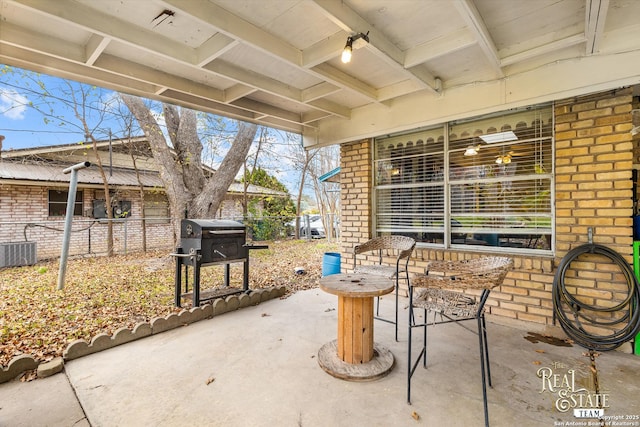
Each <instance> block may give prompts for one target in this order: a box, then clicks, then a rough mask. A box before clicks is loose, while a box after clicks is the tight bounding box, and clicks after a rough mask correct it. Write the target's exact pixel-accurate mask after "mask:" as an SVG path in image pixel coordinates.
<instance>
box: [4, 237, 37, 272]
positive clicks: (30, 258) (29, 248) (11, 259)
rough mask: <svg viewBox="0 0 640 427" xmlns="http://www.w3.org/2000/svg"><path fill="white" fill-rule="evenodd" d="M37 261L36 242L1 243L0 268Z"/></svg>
mask: <svg viewBox="0 0 640 427" xmlns="http://www.w3.org/2000/svg"><path fill="white" fill-rule="evenodd" d="M36 262H38V256H37V253H36V242H14V243H11V242H10V243H0V268H2V267H20V266H23V265H34V264H35V263H36Z"/></svg>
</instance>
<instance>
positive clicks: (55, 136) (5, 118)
mask: <svg viewBox="0 0 640 427" xmlns="http://www.w3.org/2000/svg"><path fill="white" fill-rule="evenodd" d="M2 77H3V81H2V82H1V83H0V135H4V136H5V140H4V141H3V146H2V149H3V150H8V149H16V148H28V147H36V146H43V145H57V144H68V143H74V142H79V141H82V138H83V136H82V132H80V131H77V130H74V129H68V128H61V127H60V126H59V125H57V124H55V123H48V124H47V123H45V118H44V116H43V115H42V114H41V113H39V112H38V111H36V110H34V109H33V108H30V107H29V106H28V104H29V102H37V100H34V99H33V98H31V99H30V97H29V96H28V94H27V93H25V92H24V91H20V90H19V89H18V88H16V87H13V85H12V84H10V83H9V82H7V81H6V80H4V78H5V76H2ZM43 80H44V81H45V82H46V81H48V80H51V79H50V78H48V77H44V78H43ZM60 114H62V115H63V117H64V116H69V114H68V113H63V111H62V109H61V110H60ZM68 118H69V119H72V117H68Z"/></svg>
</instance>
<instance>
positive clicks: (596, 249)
mask: <svg viewBox="0 0 640 427" xmlns="http://www.w3.org/2000/svg"><path fill="white" fill-rule="evenodd" d="M586 253H589V254H599V255H604V256H606V257H608V258H609V259H611V260H612V261H613V262H614V263H615V264H617V265H618V266H619V267H620V269H621V270H622V273H623V274H624V277H625V279H626V282H627V289H628V293H627V295H626V297H625V298H624V299H623V301H621V302H620V303H619V304H616V305H611V306H604V307H598V306H597V305H590V304H587V303H585V302H584V301H580V300H579V299H577V298H576V297H575V296H574V295H572V294H571V293H570V292H569V291H568V290H567V288H566V286H565V275H566V273H567V270H568V269H569V267H570V265H571V263H572V262H573V261H574V260H576V259H577V258H578V257H580V255H583V254H586ZM616 293H617V292H616ZM553 310H554V315H555V317H556V319H558V321H559V323H560V326H561V327H562V329H563V330H564V331H565V332H566V334H567V335H568V336H569V337H570V338H571V339H572V340H573V341H574V342H575V343H576V344H578V345H580V346H582V347H584V348H586V349H588V350H596V351H609V350H614V349H616V348H618V347H619V346H621V345H622V344H624V343H625V342H627V341H630V340H632V339H633V338H634V337H635V336H636V334H637V333H638V331H639V330H640V288H639V286H638V280H637V279H636V276H635V275H634V274H633V270H632V269H631V267H630V266H629V264H628V263H627V262H626V261H625V260H624V258H622V256H620V254H619V253H617V252H615V251H614V250H612V249H609V248H608V247H606V246H603V245H599V244H595V243H588V244H585V245H582V246H579V247H577V248H575V249H572V250H570V251H569V252H568V253H567V254H566V255H565V256H564V258H562V260H561V261H560V265H559V266H558V271H557V272H556V275H555V277H554V280H553ZM602 313H604V315H602ZM606 313H614V314H612V315H609V316H607V315H606ZM586 327H588V328H589V331H587V330H586V329H585V328H586ZM603 330H606V331H607V332H608V331H613V332H612V333H610V334H607V333H606V332H603V334H599V333H597V332H595V331H603Z"/></svg>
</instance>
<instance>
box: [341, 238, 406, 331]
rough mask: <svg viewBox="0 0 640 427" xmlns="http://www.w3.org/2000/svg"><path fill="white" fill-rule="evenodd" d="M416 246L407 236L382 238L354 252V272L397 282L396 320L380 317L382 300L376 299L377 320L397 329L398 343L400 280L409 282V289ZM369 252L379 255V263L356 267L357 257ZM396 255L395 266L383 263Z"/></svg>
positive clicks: (366, 243)
mask: <svg viewBox="0 0 640 427" xmlns="http://www.w3.org/2000/svg"><path fill="white" fill-rule="evenodd" d="M415 246H416V241H415V240H414V239H412V238H411V237H407V236H395V235H391V236H381V237H375V238H373V239H371V240H368V241H367V242H365V243H362V244H361V245H357V246H355V247H354V250H353V271H354V273H360V274H374V275H376V276H382V277H387V278H389V279H394V280H395V287H396V312H395V320H391V319H387V318H383V317H380V298H377V299H376V315H375V318H376V319H378V320H382V321H383V322H387V323H392V324H394V325H395V328H396V341H398V289H399V288H400V280H401V279H402V280H406V281H407V287H409V269H408V266H409V259H410V258H411V253H412V252H413V249H414V248H415ZM367 252H373V253H377V255H378V262H377V264H374V265H364V264H361V265H356V261H357V256H358V255H360V254H366V253H367ZM391 253H394V254H396V253H397V254H396V255H395V257H396V260H395V265H384V264H383V263H382V261H383V259H382V257H383V255H384V254H391Z"/></svg>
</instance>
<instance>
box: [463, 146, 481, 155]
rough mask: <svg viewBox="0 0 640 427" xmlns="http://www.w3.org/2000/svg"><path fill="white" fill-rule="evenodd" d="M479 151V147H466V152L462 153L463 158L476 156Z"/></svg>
mask: <svg viewBox="0 0 640 427" xmlns="http://www.w3.org/2000/svg"><path fill="white" fill-rule="evenodd" d="M479 149H480V146H479V145H470V146H468V147H467V150H466V151H465V152H464V155H465V156H475V155H477V154H478V150H479Z"/></svg>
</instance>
